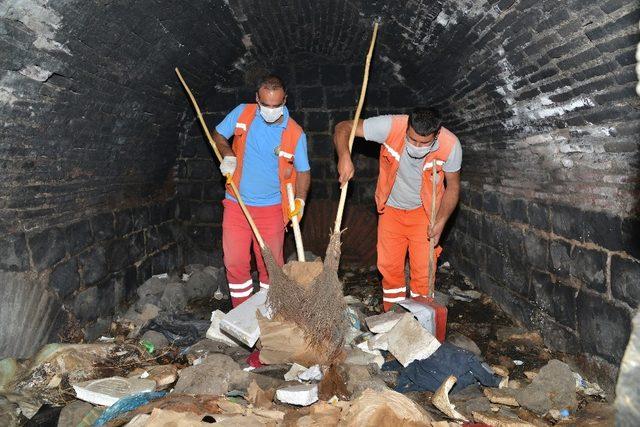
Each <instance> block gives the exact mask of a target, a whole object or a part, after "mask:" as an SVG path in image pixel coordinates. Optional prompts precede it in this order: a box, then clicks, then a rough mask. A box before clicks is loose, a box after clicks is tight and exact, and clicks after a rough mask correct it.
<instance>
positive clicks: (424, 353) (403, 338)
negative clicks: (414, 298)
mask: <svg viewBox="0 0 640 427" xmlns="http://www.w3.org/2000/svg"><path fill="white" fill-rule="evenodd" d="M387 335H388V341H389V352H391V354H393V355H394V357H395V358H396V359H398V362H400V363H401V364H402V366H404V367H407V366H408V365H409V363H411V362H413V361H414V360H423V359H426V358H427V357H429V356H431V355H432V354H433V353H434V352H435V351H436V350H437V349H438V348H439V347H440V342H438V340H437V339H436V337H434V336H433V335H431V334H430V333H429V332H428V331H427V330H426V329H424V328H423V327H422V326H421V325H420V323H418V321H417V320H416V319H414V317H413V315H412V314H410V313H405V314H404V315H403V317H402V319H401V320H400V321H399V322H398V323H397V324H396V326H394V327H393V329H392V330H391V331H389V333H388V334H387Z"/></svg>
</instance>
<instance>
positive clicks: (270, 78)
mask: <svg viewBox="0 0 640 427" xmlns="http://www.w3.org/2000/svg"><path fill="white" fill-rule="evenodd" d="M262 87H265V88H267V89H269V90H276V89H282V91H283V92H284V93H287V87H286V86H285V84H284V80H282V79H281V78H280V77H279V76H276V75H275V74H265V75H264V76H262V77H260V79H258V84H257V85H256V92H258V91H259V90H260V88H262Z"/></svg>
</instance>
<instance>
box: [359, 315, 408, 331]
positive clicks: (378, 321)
mask: <svg viewBox="0 0 640 427" xmlns="http://www.w3.org/2000/svg"><path fill="white" fill-rule="evenodd" d="M403 314H404V313H395V312H393V311H388V312H386V313H383V314H378V315H376V316H369V317H367V318H366V319H364V321H365V322H366V323H367V327H368V328H369V330H370V331H371V332H373V333H374V334H381V333H384V332H389V331H390V330H391V328H393V327H394V326H395V325H396V323H398V322H399V321H400V319H401V318H402V315H403Z"/></svg>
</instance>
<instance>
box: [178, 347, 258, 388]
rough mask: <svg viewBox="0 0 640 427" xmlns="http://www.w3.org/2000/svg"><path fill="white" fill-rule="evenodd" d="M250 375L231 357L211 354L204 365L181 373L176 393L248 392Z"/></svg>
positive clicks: (186, 369)
mask: <svg viewBox="0 0 640 427" xmlns="http://www.w3.org/2000/svg"><path fill="white" fill-rule="evenodd" d="M248 386H249V375H248V373H247V372H245V371H243V370H242V369H240V365H238V364H237V363H236V362H235V361H234V360H233V359H232V358H231V357H229V356H227V355H224V354H210V355H208V356H207V357H206V358H205V359H204V361H203V363H201V364H199V365H195V366H189V367H188V368H185V369H183V370H182V371H180V376H179V379H178V382H177V383H176V386H175V388H174V391H175V392H176V393H187V394H212V395H221V394H225V393H227V392H228V391H230V390H246V388H247V387H248Z"/></svg>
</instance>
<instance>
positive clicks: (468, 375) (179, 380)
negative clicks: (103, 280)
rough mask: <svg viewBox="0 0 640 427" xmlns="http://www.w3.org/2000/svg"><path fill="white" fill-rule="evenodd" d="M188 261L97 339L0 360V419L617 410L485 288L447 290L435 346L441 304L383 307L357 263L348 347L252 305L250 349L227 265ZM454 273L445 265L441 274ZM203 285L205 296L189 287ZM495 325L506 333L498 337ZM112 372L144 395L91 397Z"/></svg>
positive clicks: (564, 418)
mask: <svg viewBox="0 0 640 427" xmlns="http://www.w3.org/2000/svg"><path fill="white" fill-rule="evenodd" d="M207 269H209V271H207ZM185 271H186V272H185V273H184V275H183V274H180V275H176V274H171V275H166V276H164V278H163V277H152V278H151V279H149V280H148V281H147V282H145V284H144V285H143V286H141V287H140V288H139V289H138V294H139V296H140V300H139V301H138V302H136V303H135V304H133V306H132V307H131V308H130V309H129V311H127V314H125V315H123V316H121V317H120V318H116V319H115V323H114V324H112V325H111V327H110V329H109V332H108V333H107V332H105V335H108V337H107V339H99V340H98V341H99V343H98V344H82V345H60V344H52V345H49V346H45V347H43V349H42V350H41V351H40V352H39V353H38V354H37V355H36V356H34V357H33V358H32V359H30V360H15V359H4V360H0V424H2V425H5V424H6V425H14V424H19V423H24V422H25V418H29V417H33V418H32V420H31V422H32V423H36V422H37V420H42V419H45V418H46V415H48V414H49V413H51V411H52V410H53V416H56V417H58V413H59V418H60V420H59V425H93V424H94V423H95V424H96V425H103V423H105V424H104V425H113V426H115V425H125V424H126V425H128V426H129V427H137V426H143V425H144V426H146V425H152V426H153V425H155V426H160V425H164V423H166V422H173V421H171V420H174V421H175V423H176V424H175V425H176V426H180V425H185V426H186V425H189V426H192V425H194V426H195V425H203V426H204V425H205V424H210V423H212V422H215V423H217V424H221V425H223V426H224V425H233V426H241V425H242V426H244V425H252V426H253V425H270V426H273V425H281V424H284V425H291V426H294V425H296V426H310V425H338V424H340V425H347V426H349V425H350V426H355V425H358V426H359V425H365V426H366V425H398V426H399V425H431V426H432V427H433V426H437V427H445V426H446V427H451V426H453V425H454V423H453V422H452V421H435V420H434V419H432V417H431V416H430V415H429V413H431V414H433V417H435V419H442V417H443V416H444V415H443V416H440V414H439V413H438V412H436V411H435V408H433V406H436V407H437V408H438V409H440V410H441V411H442V412H443V414H445V415H446V416H447V417H449V418H451V419H457V420H459V421H461V420H464V419H473V420H474V421H475V422H484V423H486V424H489V425H499V426H525V425H527V426H528V425H535V426H541V427H542V426H548V425H550V424H555V423H558V424H559V425H564V424H567V423H571V424H573V423H576V424H578V425H607V424H611V421H612V420H613V418H614V414H613V412H612V410H611V406H610V405H608V404H606V403H604V402H601V401H600V399H602V398H603V397H604V392H603V391H602V389H601V388H600V387H599V385H598V384H596V383H592V382H589V381H587V380H586V379H584V378H582V377H581V376H580V375H579V374H577V373H573V372H571V370H570V369H569V368H568V366H566V365H564V364H562V363H561V362H559V361H557V360H551V359H553V354H554V353H551V352H550V351H548V350H546V349H544V348H543V344H542V339H541V338H540V336H539V334H537V333H535V332H530V331H527V330H525V329H522V328H517V327H513V326H510V325H512V324H513V323H512V322H511V321H509V320H508V318H506V317H502V316H503V315H502V314H496V313H500V312H498V311H496V309H495V308H494V305H492V304H493V303H492V302H491V301H490V299H488V297H487V296H486V295H483V296H482V297H481V299H480V300H479V301H478V302H477V304H478V305H482V310H480V311H482V313H483V314H482V316H480V315H478V316H475V314H474V312H473V311H472V309H471V308H469V307H470V306H472V304H467V303H465V302H461V301H459V298H455V295H456V292H457V291H455V290H454V292H449V293H450V294H451V295H452V296H453V297H452V298H451V299H450V304H451V306H450V307H448V308H449V315H450V316H451V317H452V318H451V319H450V323H449V327H450V329H451V330H452V331H453V332H451V333H450V334H449V337H448V340H447V341H446V342H444V343H442V344H440V343H438V341H437V340H436V339H435V338H434V336H433V334H432V333H430V331H433V320H434V316H433V315H432V314H430V313H429V312H428V310H427V311H426V312H425V313H422V311H424V310H425V309H424V305H422V304H413V305H412V303H411V302H409V303H408V307H402V306H401V305H399V306H397V309H398V310H401V311H400V312H389V313H384V314H381V315H376V313H377V312H379V311H378V310H379V307H378V305H379V303H380V295H381V294H380V295H378V294H377V291H375V292H373V294H372V293H371V292H372V289H374V288H373V287H372V286H370V284H371V281H373V280H378V279H377V276H376V275H375V271H373V272H372V271H371V270H369V269H362V270H361V271H360V270H359V271H358V272H354V273H353V274H352V275H351V276H350V280H353V281H356V280H362V281H363V282H362V284H363V285H366V286H362V289H354V288H353V287H352V288H350V289H349V291H350V292H352V293H353V294H354V295H350V296H348V297H345V298H342V299H341V300H342V301H344V303H345V304H348V305H349V306H348V307H347V309H346V310H344V311H343V317H344V319H345V325H344V326H345V333H344V337H345V340H344V342H343V346H341V351H342V353H341V354H339V353H335V354H333V356H334V357H330V355H329V354H328V352H322V351H318V349H317V348H314V347H312V346H311V345H310V344H309V341H308V336H307V335H306V334H305V332H304V331H303V329H302V328H300V327H298V326H297V325H296V324H294V323H293V322H290V321H283V319H282V318H279V317H276V318H274V319H269V318H268V317H266V315H267V314H268V313H267V312H266V311H262V310H256V308H255V307H254V308H253V309H252V310H249V311H252V312H251V313H249V311H247V310H244V312H245V315H246V316H248V317H251V316H254V317H255V322H254V324H253V326H250V327H249V326H247V325H248V323H250V322H247V323H243V325H244V326H241V327H240V328H237V330H244V332H243V334H244V337H245V338H246V339H247V340H249V341H250V340H251V339H253V337H254V336H256V334H257V337H258V338H257V339H259V343H257V341H256V343H257V344H256V347H255V348H250V349H247V347H245V345H246V343H242V344H244V345H239V344H241V343H240V342H239V340H237V339H236V338H234V337H232V336H230V335H229V334H228V332H227V331H224V330H222V331H221V330H220V324H221V323H223V322H225V320H227V323H229V322H228V319H227V318H228V317H229V314H225V313H224V312H223V311H222V310H213V312H212V309H214V308H217V307H221V308H223V309H224V307H225V306H220V305H219V304H218V303H217V302H216V300H214V297H213V296H212V295H211V293H212V292H220V289H223V290H224V289H225V288H224V286H226V283H225V284H224V286H223V283H222V282H224V275H223V274H222V275H220V274H221V273H222V270H221V269H216V268H209V267H203V266H188V267H187V268H186V269H185ZM292 274H293V273H292ZM323 274H324V273H323ZM453 274H455V273H454V272H449V271H447V272H443V273H441V275H440V276H439V280H442V277H447V276H451V275H453ZM179 277H181V278H182V279H183V280H180V279H179ZM365 281H366V282H365ZM456 283H460V281H458V282H456ZM461 287H462V288H465V287H464V286H463V285H461ZM450 288H451V286H448V287H447V286H442V287H441V289H443V290H444V292H447V289H450ZM167 289H170V292H168V291H167ZM205 289H206V291H205ZM375 289H377V288H375ZM458 289H460V288H458ZM171 292H175V293H176V294H175V295H174V296H175V298H177V299H179V298H181V297H180V293H182V294H184V295H186V299H187V300H189V305H188V306H185V308H179V307H182V306H183V304H182V303H178V304H168V300H169V299H170V298H169V297H168V295H169V293H171ZM462 292H468V291H462ZM204 294H206V298H205V299H204V300H203V301H202V307H199V306H198V305H197V304H199V302H195V303H194V301H193V298H199V297H201V296H204ZM165 295H167V296H165ZM447 295H448V294H441V295H440V297H442V296H445V297H447ZM163 296H165V298H164V302H163V300H162V298H163ZM212 304H213V307H211V305H212ZM245 304H246V303H244V304H243V305H244V306H245V307H244V308H245V309H248V307H249V306H247V305H245ZM258 305H260V304H258ZM404 305H405V306H406V305H407V304H404ZM473 305H475V304H473ZM226 306H228V302H227V303H226ZM240 307H242V306H240ZM262 308H263V309H265V310H266V308H265V307H264V306H263V307H262ZM452 308H453V310H452ZM407 309H408V310H409V311H410V312H406V311H405V310H407ZM491 310H494V311H491ZM256 311H257V313H256ZM487 311H488V312H489V313H490V314H489V316H487V314H486V313H487ZM416 313H418V315H416ZM423 314H425V316H422V315H423ZM416 317H417V318H418V319H416ZM419 319H420V320H423V322H422V323H421V322H420V320H419ZM425 319H426V321H425ZM243 320H247V319H243ZM234 325H236V326H237V323H234ZM256 325H257V326H256ZM365 325H366V326H365ZM367 327H368V330H369V331H370V332H369V331H367ZM243 328H244V329H243ZM496 331H497V335H498V338H499V339H498V340H495V339H493V338H492V337H493V334H494V333H496ZM205 335H206V338H205ZM436 338H437V337H436ZM141 343H142V344H141ZM381 350H382V351H386V350H390V351H389V353H384V355H385V356H386V359H387V361H386V363H385V356H383V353H381ZM336 355H339V356H340V357H338V358H335V356H336ZM482 355H484V357H485V358H486V360H487V361H489V362H490V363H491V364H492V366H491V368H489V366H488V365H487V364H486V363H484V362H483V358H482ZM403 360H404V362H405V363H406V365H403V364H402V363H401V361H403ZM330 362H334V363H330ZM520 362H522V363H520ZM383 363H384V365H383ZM247 364H249V365H251V366H253V367H251V366H250V367H247ZM291 364H293V366H292V365H291ZM545 364H546V365H547V366H544V365H545ZM562 365H564V366H562ZM307 366H309V368H306V367H307ZM380 366H383V369H382V370H381V369H380V368H379V367H380ZM543 366H544V367H543ZM524 367H526V369H527V370H526V371H525V370H524V369H523V368H524ZM540 367H542V369H541V370H540V372H539V373H538V372H537V370H538V369H539V368H540ZM250 369H251V370H252V371H251V372H248V370H250ZM510 376H511V378H510ZM114 377H115V379H116V380H118V381H124V382H127V384H128V383H135V384H140V383H144V382H146V388H144V389H143V392H142V393H136V392H137V391H140V390H138V389H136V388H135V387H133V386H131V385H130V384H128V385H126V386H122V387H120V388H121V389H127V390H125V392H124V397H122V398H118V396H114V395H107V394H105V395H100V396H99V399H91V396H89V397H88V396H87V395H88V394H90V393H88V392H91V389H90V387H89V385H90V384H101V383H108V382H109V381H112V380H114ZM450 377H451V378H452V379H450ZM286 381H291V382H290V383H286ZM72 385H74V386H76V387H79V389H78V390H79V393H78V395H79V396H81V397H83V398H87V399H88V400H89V399H91V401H94V402H98V401H99V402H100V403H101V404H106V403H107V402H105V400H101V399H107V398H109V399H110V402H109V404H111V403H113V404H112V405H111V406H110V407H109V409H107V410H105V409H104V407H102V406H93V405H91V404H90V403H87V402H83V401H81V400H74V399H73V398H74V393H73V388H72ZM481 385H482V386H481ZM83 386H87V387H85V388H84V389H83V388H82V387H83ZM389 387H392V388H395V389H396V391H401V392H403V393H406V395H401V394H398V393H396V392H393V391H391V390H390V389H389ZM496 387H498V388H496ZM107 388H108V387H107ZM112 388H114V387H112ZM163 390H164V391H163ZM169 390H171V392H170V393H168V394H166V391H169ZM413 390H415V391H418V390H420V391H428V392H427V393H424V392H420V391H418V392H413ZM101 391H102V390H101ZM121 391H122V390H121ZM430 392H435V394H434V395H431V393H430ZM83 393H85V394H84V395H83ZM93 393H94V394H97V395H99V394H100V393H98V392H96V391H95V390H94V391H93ZM184 393H189V395H187V394H184ZM449 393H451V395H450V396H449ZM3 396H4V397H3ZM93 397H95V396H93ZM276 397H277V398H278V399H277V400H275V401H274V398H276ZM114 402H115V403H114ZM65 404H66V406H65V407H64V408H63V409H62V411H60V409H59V406H61V405H65ZM519 404H520V405H521V406H520V407H519V406H518V405H519ZM52 405H54V406H58V409H56V408H55V407H52ZM288 405H292V406H288ZM424 409H426V410H427V411H429V413H428V412H425V411H424ZM449 414H451V415H449ZM162 417H164V418H162ZM168 420H169V421H168ZM455 425H459V424H455Z"/></svg>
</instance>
